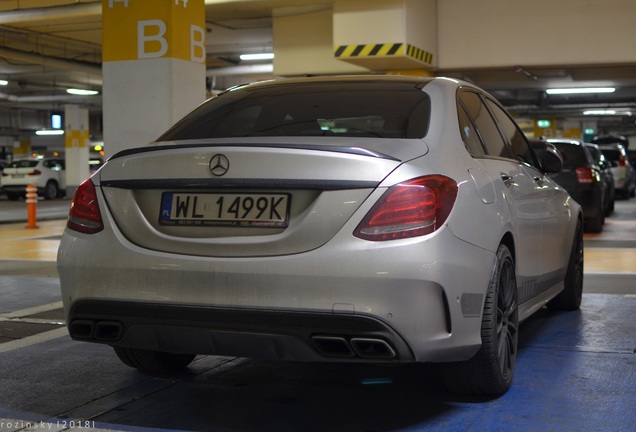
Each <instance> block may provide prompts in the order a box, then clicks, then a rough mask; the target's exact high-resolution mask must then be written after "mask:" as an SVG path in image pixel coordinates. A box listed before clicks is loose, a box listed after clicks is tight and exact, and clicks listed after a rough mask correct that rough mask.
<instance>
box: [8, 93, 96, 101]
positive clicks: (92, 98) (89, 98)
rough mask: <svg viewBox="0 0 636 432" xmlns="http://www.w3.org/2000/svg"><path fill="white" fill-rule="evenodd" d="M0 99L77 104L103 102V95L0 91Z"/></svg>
mask: <svg viewBox="0 0 636 432" xmlns="http://www.w3.org/2000/svg"><path fill="white" fill-rule="evenodd" d="M0 99H6V100H8V101H9V102H15V103H19V104H22V103H39V102H66V103H75V104H83V103H88V102H91V103H95V102H101V97H100V96H99V95H95V96H71V95H68V94H57V95H38V96H16V95H11V94H7V93H0Z"/></svg>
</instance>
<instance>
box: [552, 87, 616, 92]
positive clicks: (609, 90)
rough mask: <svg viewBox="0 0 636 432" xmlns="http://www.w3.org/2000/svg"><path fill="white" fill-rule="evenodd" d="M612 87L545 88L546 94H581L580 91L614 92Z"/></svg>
mask: <svg viewBox="0 0 636 432" xmlns="http://www.w3.org/2000/svg"><path fill="white" fill-rule="evenodd" d="M615 91H616V89H615V88H614V87H584V88H553V89H547V90H546V91H545V92H546V93H547V94H581V93H614V92H615Z"/></svg>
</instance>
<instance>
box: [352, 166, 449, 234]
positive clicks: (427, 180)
mask: <svg viewBox="0 0 636 432" xmlns="http://www.w3.org/2000/svg"><path fill="white" fill-rule="evenodd" d="M455 198H457V183H455V181H454V180H452V179H450V178H448V177H445V176H442V175H430V176H424V177H418V178H416V179H413V180H409V181H407V182H404V183H400V184H397V185H395V186H392V187H390V188H389V189H388V190H387V191H386V192H385V193H384V195H382V197H381V198H380V200H379V201H378V202H377V203H376V204H375V205H374V206H373V208H371V210H370V211H369V213H367V215H366V216H365V217H364V219H363V220H362V222H360V225H358V227H357V228H356V230H355V231H354V233H353V235H354V236H356V237H358V238H361V239H364V240H371V241H384V240H397V239H404V238H410V237H417V236H422V235H425V234H430V233H432V232H434V231H435V230H437V229H438V228H440V227H441V226H442V225H443V224H444V222H445V221H446V218H447V217H448V215H449V213H450V211H451V209H452V208H453V204H455Z"/></svg>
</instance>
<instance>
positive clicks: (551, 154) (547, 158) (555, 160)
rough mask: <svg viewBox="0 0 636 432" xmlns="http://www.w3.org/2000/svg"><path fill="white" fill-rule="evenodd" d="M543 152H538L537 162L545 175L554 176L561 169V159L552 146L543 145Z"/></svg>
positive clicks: (548, 144)
mask: <svg viewBox="0 0 636 432" xmlns="http://www.w3.org/2000/svg"><path fill="white" fill-rule="evenodd" d="M543 150H544V151H542V152H539V153H538V154H537V156H538V157H539V162H540V163H541V168H542V169H543V172H545V173H546V174H556V173H559V172H561V170H562V169H563V157H562V156H561V153H559V151H558V150H557V149H556V147H555V146H554V145H553V144H550V143H545V148H544V149H543Z"/></svg>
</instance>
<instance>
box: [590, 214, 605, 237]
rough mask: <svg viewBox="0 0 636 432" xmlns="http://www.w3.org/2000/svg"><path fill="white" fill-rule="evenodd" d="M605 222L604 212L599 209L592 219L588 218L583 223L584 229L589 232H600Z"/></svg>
mask: <svg viewBox="0 0 636 432" xmlns="http://www.w3.org/2000/svg"><path fill="white" fill-rule="evenodd" d="M604 224H605V212H603V211H601V210H599V211H598V212H597V213H596V216H594V218H593V219H590V220H589V221H587V223H586V224H585V231H587V232H590V233H595V234H596V233H600V232H601V231H603V225H604Z"/></svg>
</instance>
